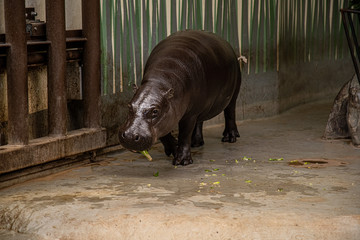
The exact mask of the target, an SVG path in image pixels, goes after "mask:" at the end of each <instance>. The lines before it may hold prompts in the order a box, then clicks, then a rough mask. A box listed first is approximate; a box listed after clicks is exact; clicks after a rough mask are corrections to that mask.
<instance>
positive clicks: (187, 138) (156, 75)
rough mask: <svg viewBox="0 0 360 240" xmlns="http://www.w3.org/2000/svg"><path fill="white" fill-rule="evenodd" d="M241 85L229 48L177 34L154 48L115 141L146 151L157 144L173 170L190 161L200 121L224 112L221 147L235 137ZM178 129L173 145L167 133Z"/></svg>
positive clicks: (196, 34)
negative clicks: (171, 158)
mask: <svg viewBox="0 0 360 240" xmlns="http://www.w3.org/2000/svg"><path fill="white" fill-rule="evenodd" d="M240 84H241V73H240V66H239V61H238V58H237V56H236V54H235V52H234V50H233V48H232V47H231V45H230V44H229V43H228V42H226V41H225V40H223V39H222V38H220V37H219V36H217V35H216V34H214V33H210V32H205V31H194V30H187V31H180V32H176V33H174V34H172V35H170V36H169V37H167V38H166V39H164V40H162V41H161V42H160V43H159V44H158V45H156V46H155V48H154V49H153V51H152V52H151V54H150V56H149V58H148V60H147V62H146V65H145V69H144V74H143V79H142V82H141V85H140V86H139V87H138V88H136V92H135V95H134V97H133V98H132V100H131V102H130V103H129V105H128V106H129V114H128V119H127V121H126V123H125V124H124V125H123V126H121V127H120V131H119V140H120V143H121V145H123V146H124V147H125V148H127V149H130V150H135V151H143V150H148V149H149V148H150V147H151V146H152V145H153V144H154V143H155V142H156V141H157V139H160V141H161V142H162V143H163V145H164V147H165V153H166V155H168V156H170V155H171V154H172V155H173V156H174V160H173V164H174V165H179V164H181V165H188V164H191V163H192V162H193V160H192V158H191V153H190V147H197V146H201V145H203V144H204V141H203V135H202V125H203V121H205V120H208V119H210V118H213V117H215V116H216V115H218V114H219V113H221V111H223V110H224V115H225V130H224V132H223V138H222V141H223V142H231V143H232V142H235V141H236V137H239V132H238V130H237V127H236V122H235V105H236V99H237V96H238V94H239V90H240ZM176 127H178V131H179V134H178V140H177V141H176V139H175V138H174V137H173V136H172V135H171V132H172V131H173V130H175V129H176Z"/></svg>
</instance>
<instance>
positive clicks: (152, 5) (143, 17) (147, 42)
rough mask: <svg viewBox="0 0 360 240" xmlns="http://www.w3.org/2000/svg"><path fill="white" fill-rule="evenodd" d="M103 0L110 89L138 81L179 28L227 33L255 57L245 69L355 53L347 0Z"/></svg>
mask: <svg viewBox="0 0 360 240" xmlns="http://www.w3.org/2000/svg"><path fill="white" fill-rule="evenodd" d="M100 4H101V50H102V54H101V63H102V86H101V87H102V94H103V95H106V94H112V93H117V92H123V91H125V90H126V89H127V88H130V86H131V85H132V84H133V83H139V82H140V81H141V76H142V72H143V68H144V65H145V63H146V60H147V58H148V56H149V54H150V52H151V50H152V49H153V48H154V46H155V45H156V44H157V43H158V42H159V41H160V40H162V39H164V38H165V37H166V36H168V35H169V34H171V33H173V32H175V31H178V30H185V29H201V30H207V31H212V32H215V33H217V34H219V35H221V36H222V37H223V38H225V39H226V40H228V41H229V42H230V43H231V44H232V46H233V47H234V49H235V51H236V52H237V54H238V55H243V56H245V57H246V58H247V59H248V63H247V64H246V65H245V68H243V73H244V74H257V73H260V72H267V71H269V70H279V68H280V67H281V64H282V62H283V61H288V60H289V61H290V62H291V61H292V62H298V61H303V62H311V61H315V60H319V59H323V58H328V59H331V60H337V59H341V58H343V57H344V56H345V55H346V56H347V55H348V49H347V45H346V40H345V36H344V33H343V27H342V24H341V17H340V13H339V10H340V8H343V7H346V6H347V4H348V1H347V0H167V1H166V0H100ZM357 27H359V25H358V24H357Z"/></svg>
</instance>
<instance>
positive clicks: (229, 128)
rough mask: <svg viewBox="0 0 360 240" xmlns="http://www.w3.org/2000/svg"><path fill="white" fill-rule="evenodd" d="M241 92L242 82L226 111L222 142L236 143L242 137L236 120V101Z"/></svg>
mask: <svg viewBox="0 0 360 240" xmlns="http://www.w3.org/2000/svg"><path fill="white" fill-rule="evenodd" d="M239 91H240V82H239V84H238V86H237V88H236V91H235V93H234V95H233V97H232V99H231V101H230V103H229V105H228V106H227V107H226V108H225V110H224V116H225V129H224V132H223V138H222V139H221V141H222V142H230V143H233V142H236V138H237V137H240V134H239V132H238V129H237V126H236V118H235V108H236V99H237V96H238V94H239Z"/></svg>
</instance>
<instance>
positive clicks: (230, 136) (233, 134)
mask: <svg viewBox="0 0 360 240" xmlns="http://www.w3.org/2000/svg"><path fill="white" fill-rule="evenodd" d="M237 137H240V134H239V132H238V131H229V132H226V133H224V137H223V138H222V139H221V141H222V142H229V143H234V142H236V138H237Z"/></svg>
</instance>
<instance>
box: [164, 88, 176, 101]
mask: <svg viewBox="0 0 360 240" xmlns="http://www.w3.org/2000/svg"><path fill="white" fill-rule="evenodd" d="M164 96H165V97H166V98H167V99H170V98H172V97H173V96H174V89H172V88H170V89H169V90H167V91H166V92H165V94H164Z"/></svg>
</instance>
